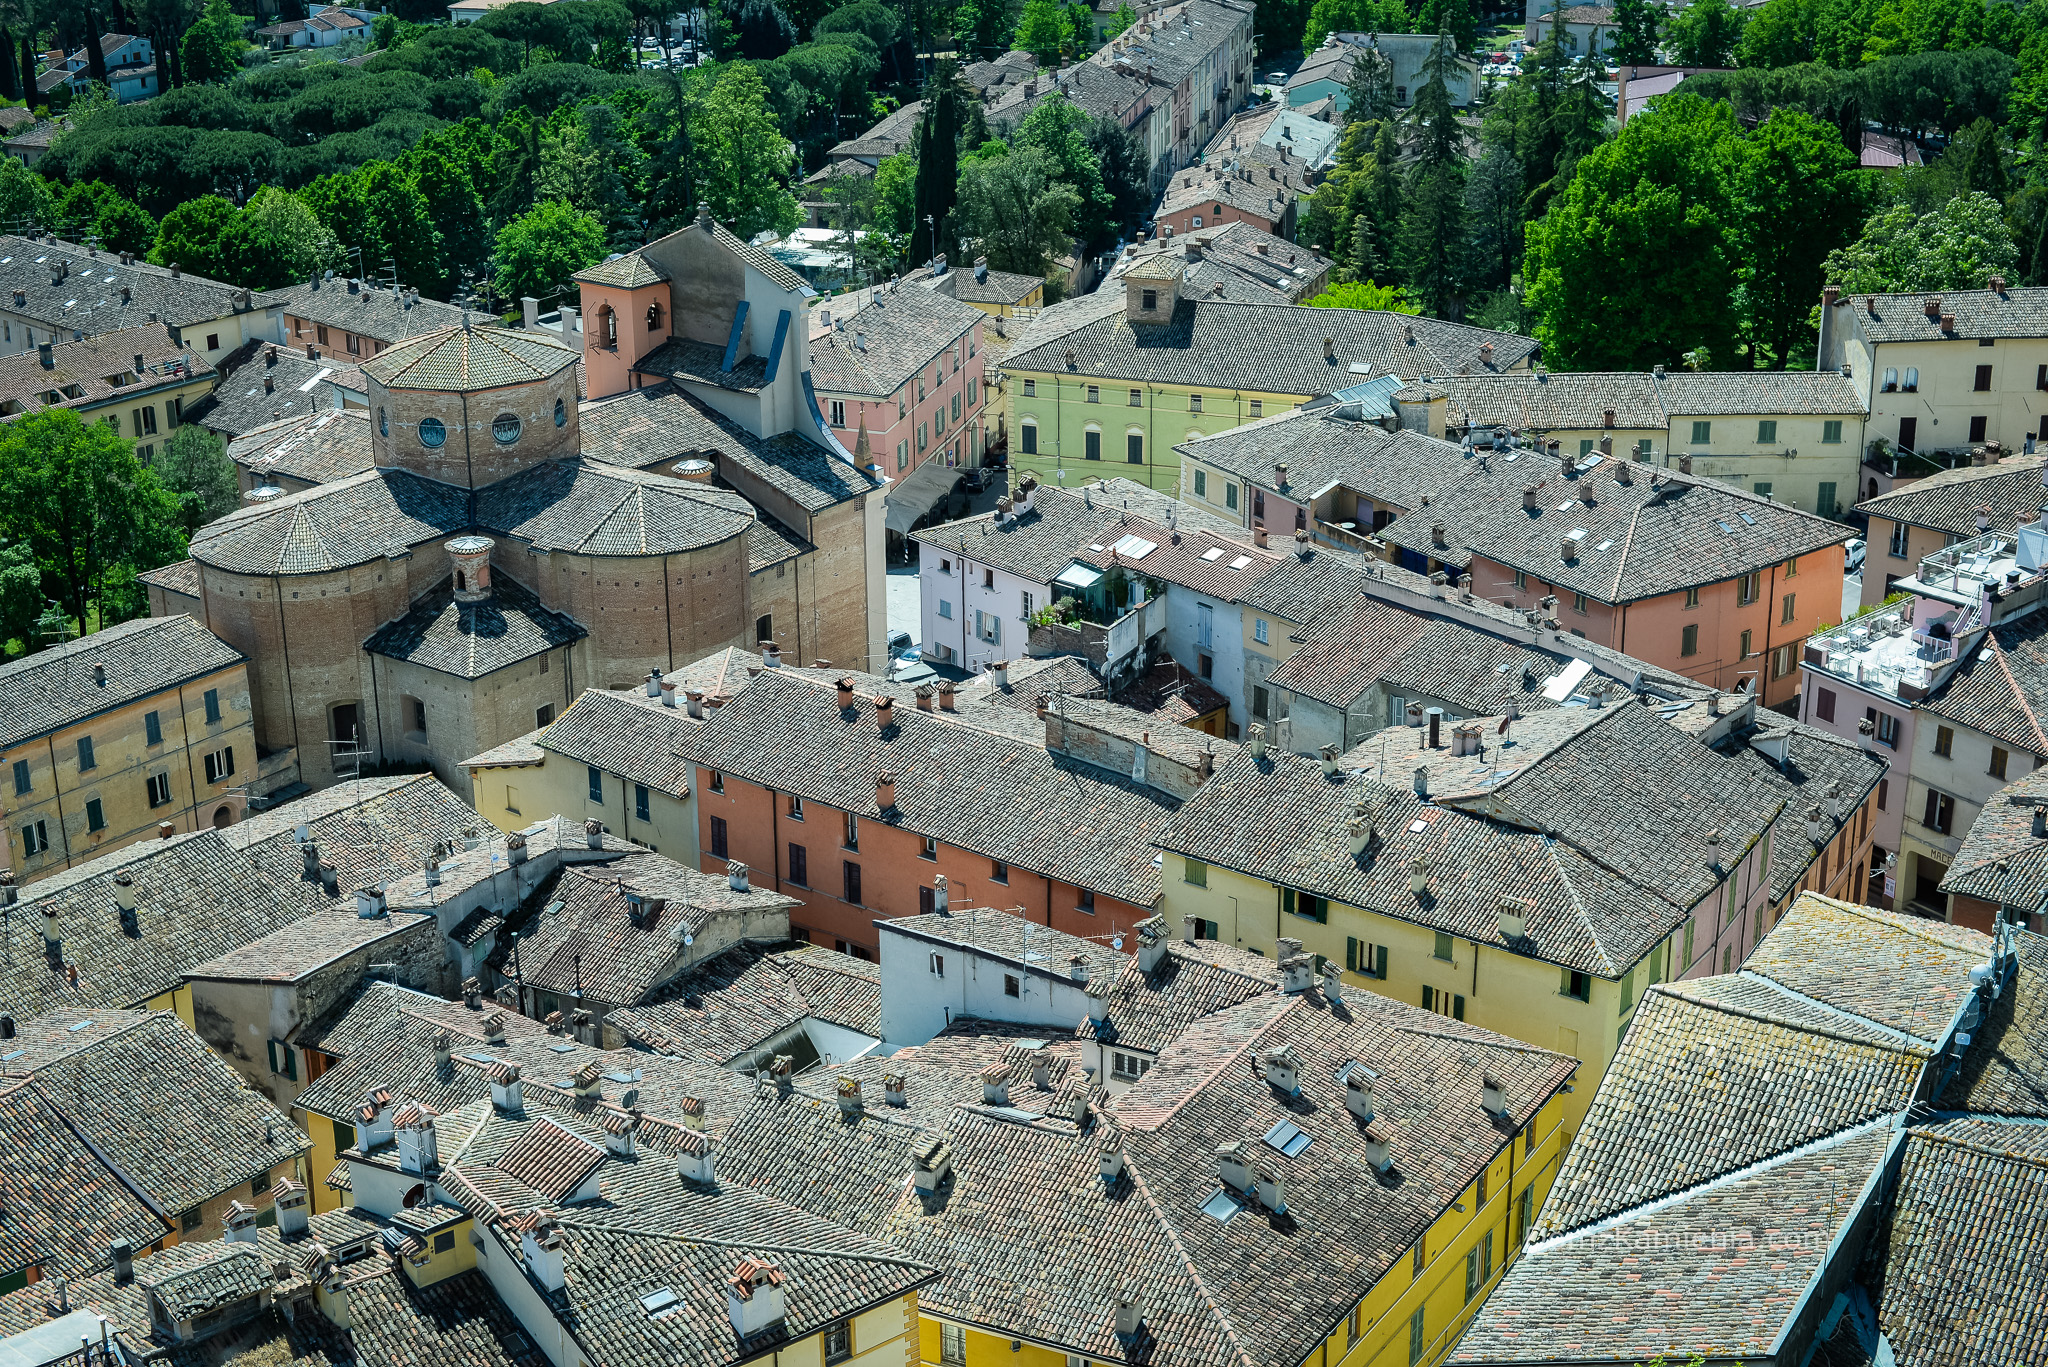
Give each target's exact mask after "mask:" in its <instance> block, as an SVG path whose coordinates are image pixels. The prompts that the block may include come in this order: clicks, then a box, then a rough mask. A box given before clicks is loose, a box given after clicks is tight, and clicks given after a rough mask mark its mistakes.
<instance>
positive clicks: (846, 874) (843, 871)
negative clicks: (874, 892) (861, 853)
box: [840, 859, 860, 906]
mask: <svg viewBox="0 0 2048 1367" xmlns="http://www.w3.org/2000/svg"><path fill="white" fill-rule="evenodd" d="M840 879H841V882H842V883H844V884H845V889H844V891H845V895H846V900H847V901H849V902H851V903H853V904H854V905H855V906H859V905H860V865H858V864H856V863H854V862H853V861H852V860H850V859H849V860H846V861H844V862H843V863H842V864H841V866H840Z"/></svg>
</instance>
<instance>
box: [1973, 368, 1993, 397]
mask: <svg viewBox="0 0 2048 1367" xmlns="http://www.w3.org/2000/svg"><path fill="white" fill-rule="evenodd" d="M1970 388H1971V389H1972V390H1974V391H1975V392H1976V393H1979V394H1987V393H1989V392H1990V391H1991V367H1990V366H1988V365H1980V366H1978V367H1977V383H1975V384H1973V385H1971V386H1970Z"/></svg>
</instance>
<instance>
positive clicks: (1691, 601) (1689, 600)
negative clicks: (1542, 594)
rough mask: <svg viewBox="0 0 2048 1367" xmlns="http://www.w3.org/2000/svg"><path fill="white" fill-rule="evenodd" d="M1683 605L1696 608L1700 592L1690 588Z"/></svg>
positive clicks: (1518, 585) (1518, 586) (1686, 592)
mask: <svg viewBox="0 0 2048 1367" xmlns="http://www.w3.org/2000/svg"><path fill="white" fill-rule="evenodd" d="M1515 587H1516V588H1520V587H1522V586H1521V585H1520V584H1517V585H1515ZM1685 605H1686V606H1687V607H1689V608H1696V607H1698V606H1699V605H1700V591H1699V590H1698V589H1697V588H1690V589H1687V590H1686V591H1685Z"/></svg>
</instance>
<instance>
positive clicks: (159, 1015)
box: [0, 1007, 312, 1265]
mask: <svg viewBox="0 0 2048 1367" xmlns="http://www.w3.org/2000/svg"><path fill="white" fill-rule="evenodd" d="M110 1014H118V1016H119V1018H120V1020H119V1024H118V1025H116V1024H114V1023H113V1022H111V1021H108V1020H107V1019H106V1018H107V1017H108V1016H109V1015H110ZM80 1021H84V1022H87V1023H88V1024H96V1025H101V1026H102V1027H103V1028H102V1029H101V1030H100V1032H99V1034H98V1036H97V1037H96V1038H95V1039H93V1040H92V1041H91V1042H90V1043H89V1044H87V1045H86V1046H85V1047H83V1048H73V1049H68V1050H64V1051H62V1052H54V1051H49V1052H45V1051H33V1050H32V1051H31V1052H30V1053H29V1054H27V1055H26V1056H24V1057H20V1058H15V1059H12V1060H0V1077H5V1078H7V1079H9V1080H10V1082H9V1083H7V1084H0V1085H8V1086H11V1085H12V1084H11V1080H12V1079H14V1078H21V1079H23V1083H24V1086H25V1087H26V1088H27V1089H29V1090H31V1091H33V1093H34V1094H35V1096H36V1097H37V1099H38V1100H40V1101H41V1102H42V1103H43V1105H44V1106H45V1107H47V1108H48V1110H49V1111H50V1112H52V1113H54V1114H56V1115H58V1116H61V1117H62V1119H63V1122H64V1124H65V1125H66V1126H67V1127H68V1128H69V1129H70V1130H71V1132H72V1133H73V1134H75V1135H77V1136H79V1138H80V1139H81V1140H82V1142H84V1143H85V1144H87V1145H89V1146H90V1149H91V1151H92V1154H93V1157H94V1158H96V1159H97V1160H98V1161H99V1162H100V1163H101V1164H104V1165H106V1166H108V1167H109V1168H111V1169H112V1170H113V1171H114V1172H115V1173H116V1174H117V1175H118V1176H119V1178H120V1180H121V1182H122V1183H123V1184H124V1185H125V1184H132V1186H131V1188H130V1189H131V1190H133V1191H134V1192H136V1193H137V1194H138V1195H140V1196H141V1198H142V1199H143V1200H144V1201H146V1202H147V1203H148V1204H149V1205H150V1207H151V1208H152V1213H154V1214H156V1215H158V1216H160V1217H163V1218H165V1219H166V1220H168V1218H169V1217H171V1216H174V1215H176V1214H178V1213H180V1212H183V1211H187V1210H190V1209H192V1208H193V1207H195V1206H198V1205H200V1204H202V1203H204V1202H206V1201H210V1200H212V1199H213V1198H214V1197H216V1196H219V1195H221V1194H222V1193H224V1192H227V1191H230V1190H232V1189H234V1188H236V1187H237V1186H242V1185H244V1184H246V1183H247V1182H249V1181H250V1180H251V1179H252V1178H254V1177H257V1176H259V1175H261V1174H265V1173H268V1172H270V1171H271V1169H273V1168H275V1167H276V1166H277V1165H279V1164H281V1163H287V1162H290V1161H291V1160H292V1159H294V1158H296V1157H297V1156H298V1155H300V1154H303V1153H306V1152H308V1151H309V1150H310V1149H311V1148H312V1143H311V1141H309V1140H308V1139H307V1138H306V1136H305V1135H303V1134H301V1133H300V1132H299V1130H298V1128H297V1127H296V1126H294V1125H293V1124H292V1123H291V1121H290V1120H288V1119H286V1118H285V1116H284V1115H283V1114H282V1113H280V1112H279V1111H278V1109H277V1108H276V1107H275V1106H272V1105H271V1104H270V1100H269V1098H267V1097H265V1096H264V1095H263V1094H262V1093H260V1092H256V1091H252V1090H250V1089H249V1088H247V1087H245V1086H244V1085H243V1084H242V1079H241V1077H240V1075H239V1074H237V1073H236V1072H235V1071H234V1070H233V1069H232V1068H230V1067H228V1065H227V1064H226V1063H225V1062H223V1061H222V1060H221V1059H220V1058H218V1057H216V1056H215V1055H214V1054H213V1053H212V1052H211V1051H210V1050H208V1049H207V1048H206V1046H205V1045H203V1044H201V1043H200V1041H199V1037H198V1036H196V1035H194V1034H193V1033H192V1032H191V1031H189V1030H187V1029H186V1028H185V1027H184V1024H183V1023H182V1022H181V1021H179V1020H178V1019H177V1018H176V1017H175V1016H173V1015H172V1014H171V1013H170V1012H168V1011H134V1012H120V1013H108V1012H106V1011H105V1010H103V1009H102V1008H97V1007H95V1008H90V1009H89V1010H88V1009H77V1008H74V1009H71V1010H68V1011H64V1012H62V1013H60V1019H59V1020H56V1021H50V1020H48V1019H45V1020H41V1021H30V1022H26V1023H25V1024H26V1032H25V1033H26V1034H28V1035H29V1036H35V1035H37V1034H39V1033H41V1032H42V1031H44V1030H45V1029H54V1028H55V1027H56V1026H58V1025H66V1024H77V1023H78V1022H80ZM28 1157H29V1156H28V1155H27V1154H17V1155H16V1156H15V1157H14V1158H13V1159H11V1160H0V1162H4V1163H5V1166H6V1168H7V1174H6V1175H7V1184H8V1187H9V1189H10V1191H12V1192H14V1193H16V1194H17V1198H26V1199H28V1200H30V1201H40V1200H48V1199H49V1197H48V1196H46V1195H44V1194H43V1193H44V1192H45V1190H46V1188H47V1185H48V1184H49V1183H50V1182H51V1181H53V1180H55V1179H56V1178H57V1176H58V1171H61V1169H59V1170H58V1171H43V1170H40V1169H39V1167H38V1166H36V1165H35V1164H34V1162H33V1160H32V1159H30V1160H29V1161H26V1162H24V1161H23V1160H25V1159H28ZM16 1163H20V1164H21V1166H19V1167H17V1166H15V1164H16ZM131 1214H132V1212H131V1210H130V1202H129V1201H127V1200H117V1201H116V1202H114V1203H112V1204H111V1208H104V1207H103V1208H102V1210H100V1211H97V1212H93V1215H92V1218H93V1220H94V1223H95V1224H100V1225H102V1226H104V1225H107V1224H114V1225H127V1224H129V1223H132V1222H133V1221H132V1219H131ZM161 1237H162V1231H161V1230H159V1231H157V1232H155V1233H152V1234H150V1235H149V1236H148V1237H147V1239H145V1240H143V1241H142V1242H141V1243H138V1245H137V1246H138V1247H143V1246H146V1244H147V1243H149V1242H154V1241H155V1240H156V1239H158V1238H161ZM104 1256H105V1254H104V1248H102V1250H101V1257H104ZM97 1261H98V1260H97V1259H95V1265H97Z"/></svg>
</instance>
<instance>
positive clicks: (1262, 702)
mask: <svg viewBox="0 0 2048 1367" xmlns="http://www.w3.org/2000/svg"><path fill="white" fill-rule="evenodd" d="M1271 712H1272V704H1271V703H1270V702H1268V701H1267V698H1266V690H1265V689H1263V688H1254V689H1252V715H1253V716H1254V717H1259V718H1261V719H1264V718H1266V717H1269V716H1270V715H1271Z"/></svg>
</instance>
